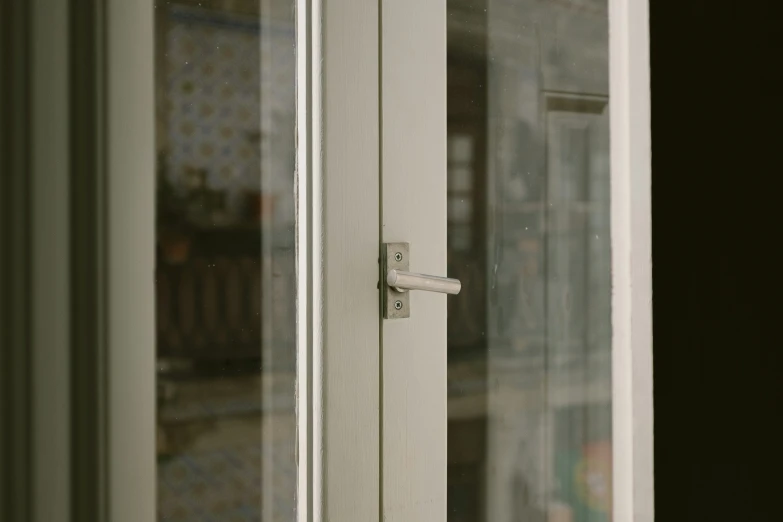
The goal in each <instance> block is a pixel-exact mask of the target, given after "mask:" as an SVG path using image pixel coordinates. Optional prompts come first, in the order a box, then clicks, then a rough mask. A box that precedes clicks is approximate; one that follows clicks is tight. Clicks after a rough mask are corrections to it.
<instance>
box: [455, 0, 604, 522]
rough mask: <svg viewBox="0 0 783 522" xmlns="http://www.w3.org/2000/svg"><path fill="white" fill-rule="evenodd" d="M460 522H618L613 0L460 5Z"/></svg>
mask: <svg viewBox="0 0 783 522" xmlns="http://www.w3.org/2000/svg"><path fill="white" fill-rule="evenodd" d="M447 5H448V126H447V129H448V136H447V143H448V147H447V161H448V263H449V267H448V273H449V275H450V276H451V277H456V278H459V279H460V280H462V283H463V286H462V288H463V291H462V293H461V294H460V295H457V296H449V298H448V299H449V300H448V303H449V304H448V307H449V308H448V314H449V315H448V321H449V322H448V364H449V368H448V394H449V406H448V412H449V427H448V429H449V431H448V433H449V439H448V445H449V447H448V519H449V521H450V522H462V521H465V522H474V521H488V522H523V521H524V522H528V521H531V522H532V521H547V522H609V521H611V519H612V513H611V502H612V497H611V492H612V477H611V468H612V461H611V393H610V392H611V363H610V351H611V323H610V292H611V279H610V276H611V272H610V268H611V267H610V250H609V248H610V242H609V124H608V100H609V99H608V94H609V90H608V84H609V68H608V13H607V4H606V0H574V1H561V0H547V1H543V0H478V1H475V0H448V3H447Z"/></svg>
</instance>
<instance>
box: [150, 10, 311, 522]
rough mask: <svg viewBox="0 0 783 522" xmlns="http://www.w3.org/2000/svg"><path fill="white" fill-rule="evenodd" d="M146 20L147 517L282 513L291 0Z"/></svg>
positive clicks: (290, 456) (287, 393)
mask: <svg viewBox="0 0 783 522" xmlns="http://www.w3.org/2000/svg"><path fill="white" fill-rule="evenodd" d="M155 22H156V71H155V73H156V127H157V131H156V145H157V151H158V172H157V181H158V191H157V261H156V293H157V302H156V317H157V361H158V366H157V396H158V411H157V441H158V444H157V462H158V519H159V520H161V521H163V520H165V521H177V520H179V521H197V520H198V521H201V520H203V521H207V520H215V521H217V520H220V521H261V520H263V521H273V520H274V521H278V520H294V519H295V513H294V506H295V495H296V481H295V477H296V464H295V459H294V445H295V431H296V423H295V416H294V404H295V397H294V382H295V353H296V352H295V328H294V327H295V316H294V296H295V275H294V201H293V197H294V195H293V179H294V93H295V87H294V86H295V83H294V81H295V68H294V23H293V22H294V21H293V0H200V1H197V0H173V1H166V2H163V1H160V0H157V1H156V2H155Z"/></svg>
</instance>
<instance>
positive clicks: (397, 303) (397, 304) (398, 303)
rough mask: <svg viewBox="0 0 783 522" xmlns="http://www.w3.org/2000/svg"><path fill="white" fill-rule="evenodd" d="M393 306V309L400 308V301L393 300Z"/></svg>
mask: <svg viewBox="0 0 783 522" xmlns="http://www.w3.org/2000/svg"><path fill="white" fill-rule="evenodd" d="M394 308H395V310H401V309H402V301H394Z"/></svg>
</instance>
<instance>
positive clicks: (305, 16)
mask: <svg viewBox="0 0 783 522" xmlns="http://www.w3.org/2000/svg"><path fill="white" fill-rule="evenodd" d="M378 8H379V4H378V2H367V1H365V0H340V1H339V2H329V1H321V0H298V2H297V31H296V32H297V37H296V38H297V40H296V46H297V196H296V197H297V256H296V257H297V359H298V363H297V364H298V369H297V376H298V378H297V388H298V389H297V401H298V402H297V416H298V419H297V425H298V433H299V441H298V491H297V496H298V499H297V505H298V512H297V517H298V520H300V521H302V522H304V521H314V522H315V521H329V520H332V521H353V520H355V521H362V522H372V521H378V520H379V509H378V505H379V493H380V485H379V477H380V469H379V462H380V457H379V444H380V437H381V435H380V418H379V415H380V412H379V404H380V397H379V391H380V382H379V380H380V361H379V345H380V338H379V328H380V325H379V321H380V320H379V297H378V295H379V291H378V288H377V283H378V261H377V259H378V244H379V226H378V223H379V210H380V201H379V173H378V170H379V107H378V75H379V72H378V63H379V61H378Z"/></svg>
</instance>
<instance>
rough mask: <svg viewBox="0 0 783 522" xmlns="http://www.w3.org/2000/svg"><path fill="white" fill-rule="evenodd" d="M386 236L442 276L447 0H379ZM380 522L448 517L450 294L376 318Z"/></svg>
mask: <svg viewBox="0 0 783 522" xmlns="http://www.w3.org/2000/svg"><path fill="white" fill-rule="evenodd" d="M381 4H382V13H381V27H382V46H381V67H382V72H381V104H382V108H381V124H382V138H381V142H382V146H381V151H382V157H381V165H382V167H381V179H382V209H383V211H382V228H381V236H382V241H383V242H409V243H410V270H411V271H412V272H419V273H425V274H432V275H438V276H445V275H447V274H446V2H445V1H444V0H433V1H428V2H420V1H416V0H396V1H394V2H382V3H381ZM382 330H383V345H382V363H383V365H382V368H383V374H382V426H383V428H382V430H383V440H382V473H383V474H382V500H381V510H382V514H383V515H382V516H383V519H384V521H385V522H444V521H445V520H446V448H447V440H446V296H445V295H443V294H433V293H430V292H413V293H412V295H411V317H410V318H409V319H396V320H384V321H383V325H382Z"/></svg>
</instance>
